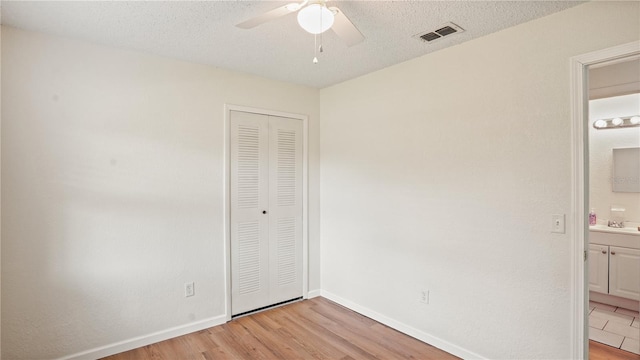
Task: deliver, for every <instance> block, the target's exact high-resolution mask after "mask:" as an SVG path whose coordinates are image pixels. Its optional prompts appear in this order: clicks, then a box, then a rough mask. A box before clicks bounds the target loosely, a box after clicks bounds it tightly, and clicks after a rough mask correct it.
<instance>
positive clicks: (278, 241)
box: [269, 116, 302, 304]
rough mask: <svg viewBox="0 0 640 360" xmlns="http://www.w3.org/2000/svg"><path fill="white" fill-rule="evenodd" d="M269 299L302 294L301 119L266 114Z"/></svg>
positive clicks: (292, 297) (272, 301) (280, 299)
mask: <svg viewBox="0 0 640 360" xmlns="http://www.w3.org/2000/svg"><path fill="white" fill-rule="evenodd" d="M269 213H270V214H271V215H270V216H269V252H270V253H269V259H270V269H269V274H270V275H271V276H270V281H271V284H270V287H269V288H270V289H271V303H272V304H275V303H278V302H282V301H286V300H290V299H294V298H296V297H300V296H302V121H300V120H294V119H287V118H280V117H273V116H270V117H269Z"/></svg>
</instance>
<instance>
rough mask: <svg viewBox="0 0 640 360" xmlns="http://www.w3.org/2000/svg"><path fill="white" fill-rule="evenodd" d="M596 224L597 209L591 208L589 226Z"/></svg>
mask: <svg viewBox="0 0 640 360" xmlns="http://www.w3.org/2000/svg"><path fill="white" fill-rule="evenodd" d="M595 224H597V218H596V209H595V208H591V211H590V212H589V226H593V225H595Z"/></svg>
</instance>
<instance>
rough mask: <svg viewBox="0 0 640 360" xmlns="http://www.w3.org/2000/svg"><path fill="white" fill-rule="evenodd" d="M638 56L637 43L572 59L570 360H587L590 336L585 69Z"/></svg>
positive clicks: (586, 82) (586, 92)
mask: <svg viewBox="0 0 640 360" xmlns="http://www.w3.org/2000/svg"><path fill="white" fill-rule="evenodd" d="M634 55H640V41H634V42H631V43H627V44H623V45H619V46H615V47H612V48H608V49H604V50H598V51H594V52H590V53H587V54H583V55H580V56H576V57H573V58H571V123H572V126H571V164H572V166H571V184H572V191H571V205H572V217H573V222H572V229H571V242H572V247H573V251H572V252H571V254H572V256H571V269H572V274H571V317H572V319H571V350H570V351H571V358H572V359H588V356H589V341H588V340H589V332H588V326H589V322H588V321H587V313H586V311H585V310H586V309H587V308H588V307H587V302H588V301H589V296H588V289H589V287H588V286H587V282H588V281H589V279H588V278H587V275H588V274H587V272H586V270H585V260H586V257H585V251H588V249H589V244H588V243H587V242H588V240H589V238H588V236H587V231H589V230H588V228H587V224H586V221H585V219H586V217H587V205H588V204H587V203H586V202H587V200H588V198H589V183H588V181H589V173H588V171H589V164H588V163H587V161H588V157H587V154H588V151H589V147H588V146H589V143H588V136H587V134H588V130H589V128H588V126H587V119H588V115H589V111H588V105H589V91H588V79H587V74H588V72H587V68H588V67H589V66H598V65H608V64H611V63H615V62H617V61H620V60H622V59H624V58H627V57H629V56H634Z"/></svg>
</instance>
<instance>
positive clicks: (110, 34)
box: [1, 0, 580, 88]
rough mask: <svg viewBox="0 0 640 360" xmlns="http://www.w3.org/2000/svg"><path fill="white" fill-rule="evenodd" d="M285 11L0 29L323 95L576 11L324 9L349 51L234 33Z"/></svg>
mask: <svg viewBox="0 0 640 360" xmlns="http://www.w3.org/2000/svg"><path fill="white" fill-rule="evenodd" d="M287 3H288V1H196V2H191V1H166V2H165V1H148V2H147V1H131V2H129V1H108V2H97V1H64V2H63V1H43V2H36V1H33V2H32V1H2V2H1V4H2V18H1V19H2V24H3V25H9V26H13V27H17V28H22V29H27V30H34V31H41V32H45V33H50V34H54V35H60V36H64V37H69V38H77V39H83V40H88V41H91V42H94V43H99V44H104V45H109V46H115V47H119V48H126V49H135V50H140V51H144V52H148V53H153V54H158V55H163V56H168V57H172V58H177V59H182V60H187V61H192V62H197V63H203V64H209V65H213V66H217V67H220V68H225V69H231V70H236V71H242V72H247V73H252V74H256V75H260V76H264V77H267V78H271V79H276V80H282V81H286V82H291V83H296V84H303V85H308V86H312V87H318V88H322V87H326V86H329V85H332V84H336V83H339V82H341V81H345V80H348V79H352V78H354V77H357V76H360V75H363V74H366V73H369V72H372V71H375V70H378V69H382V68H384V67H387V66H390V65H393V64H397V63H400V62H403V61H406V60H409V59H412V58H415V57H418V56H421V55H424V54H427V53H430V52H433V51H437V50H440V49H442V48H445V47H449V46H452V45H455V44H459V43H461V42H464V41H468V40H470V39H473V38H477V37H480V36H483V35H486V34H489V33H492V32H495V31H498V30H501V29H504V28H507V27H511V26H514V25H517V24H520V23H523V22H526V21H530V20H533V19H535V18H539V17H542V16H545V15H549V14H551V13H554V12H557V11H561V10H564V9H566V8H569V7H571V6H575V5H577V4H579V3H580V2H574V1H550V0H547V1H328V2H327V4H328V5H330V6H337V7H339V8H340V9H341V10H342V11H343V12H344V13H345V14H346V15H347V16H348V17H349V18H350V19H351V21H352V22H353V23H354V24H355V25H356V27H357V28H358V29H359V30H360V31H361V32H362V33H363V34H364V35H365V37H366V39H365V41H364V42H362V43H360V44H357V45H355V46H352V47H350V48H349V47H346V46H345V45H344V44H343V43H341V41H340V39H339V38H337V36H336V35H335V34H334V33H333V32H332V31H328V32H326V33H325V34H324V35H323V47H324V53H323V54H321V56H319V57H318V58H319V60H320V62H319V63H318V64H315V65H314V64H313V63H312V59H313V56H314V39H313V35H311V34H308V33H306V32H305V31H304V30H302V29H301V28H300V27H299V26H298V25H297V23H296V16H295V14H290V15H287V16H285V17H283V18H280V19H277V20H274V21H272V22H269V23H266V24H263V25H260V26H258V27H256V28H254V29H250V30H243V29H239V28H237V27H235V24H237V23H239V22H241V21H244V20H246V19H248V18H251V17H253V16H256V15H259V14H261V13H263V12H265V11H268V10H271V9H273V8H276V7H278V6H282V5H284V4H287ZM449 21H451V22H453V23H455V24H457V25H459V26H461V27H462V28H463V29H465V32H463V33H459V34H454V35H450V36H448V37H446V38H442V39H439V40H436V41H435V42H433V43H424V42H422V41H419V40H417V39H415V38H413V35H416V34H418V33H422V32H424V31H427V30H435V29H437V28H438V26H439V25H441V24H443V23H446V22H449Z"/></svg>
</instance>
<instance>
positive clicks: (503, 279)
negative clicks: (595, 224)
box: [320, 2, 640, 359]
mask: <svg viewBox="0 0 640 360" xmlns="http://www.w3.org/2000/svg"><path fill="white" fill-rule="evenodd" d="M639 15H640V3H638V2H592V3H587V4H584V5H579V6H577V7H574V8H571V9H569V10H566V11H563V12H560V13H556V14H554V15H551V16H547V17H544V18H541V19H538V20H535V21H531V22H528V23H525V24H522V25H520V26H516V27H514V28H510V29H506V30H504V31H500V32H498V33H494V34H491V35H488V36H485V37H483V38H480V39H476V40H473V41H470V42H467V43H463V44H461V45H458V46H454V47H451V48H448V49H444V50H441V51H438V52H436V53H433V54H430V55H427V56H424V57H421V58H418V59H414V60H411V61H408V62H405V63H402V64H399V65H396V66H392V67H390V68H387V69H384V70H381V71H378V72H375V73H371V74H368V75H365V76H363V77H361V78H358V79H355V80H351V81H347V82H345V83H342V84H339V85H336V86H333V87H329V88H326V89H323V90H321V92H320V104H321V114H322V121H321V128H320V132H321V144H320V148H321V157H320V159H321V160H320V161H321V180H320V184H321V189H320V193H321V200H320V201H321V219H322V221H321V249H322V255H321V260H322V268H321V269H322V289H323V292H324V294H326V295H328V296H331V297H333V298H339V299H342V300H344V301H345V302H350V303H354V304H358V305H359V306H360V307H361V308H363V309H368V310H370V311H371V312H375V313H377V314H379V315H380V316H383V317H386V318H388V319H391V320H393V321H394V322H396V323H397V324H401V325H402V326H404V327H406V328H413V329H414V330H416V331H417V332H419V333H420V334H426V335H429V336H433V337H435V338H439V339H441V340H442V341H444V342H449V343H451V344H453V345H455V346H458V347H460V348H461V352H460V353H463V352H465V351H466V353H467V354H469V353H472V354H473V353H475V354H477V355H479V356H483V357H486V358H490V359H525V358H526V359H535V358H538V359H563V358H564V359H566V358H568V357H569V354H570V348H571V344H570V343H569V342H570V323H571V313H570V311H571V310H570V301H571V297H570V294H569V287H570V286H569V284H570V273H571V267H570V259H571V256H572V254H571V246H570V245H571V244H570V235H571V234H569V233H567V234H552V233H551V232H550V230H551V214H554V213H560V214H562V213H564V214H567V221H568V223H569V224H571V222H572V221H573V219H572V218H571V216H570V211H571V203H570V201H571V200H570V199H571V172H570V169H571V158H570V151H571V140H570V137H571V136H570V128H571V120H570V113H569V112H570V97H569V94H570V92H569V59H570V58H571V57H572V56H576V55H580V54H584V53H587V52H590V51H594V50H599V49H603V48H607V47H611V46H615V45H619V44H623V43H627V42H630V41H636V40H638V38H639V36H640V32H639V31H638V30H639V29H640V16H639ZM416 46H418V45H416ZM571 228H572V227H571V226H567V229H571ZM421 289H428V290H430V304H429V305H425V304H421V303H420V302H419V297H420V290H421Z"/></svg>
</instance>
